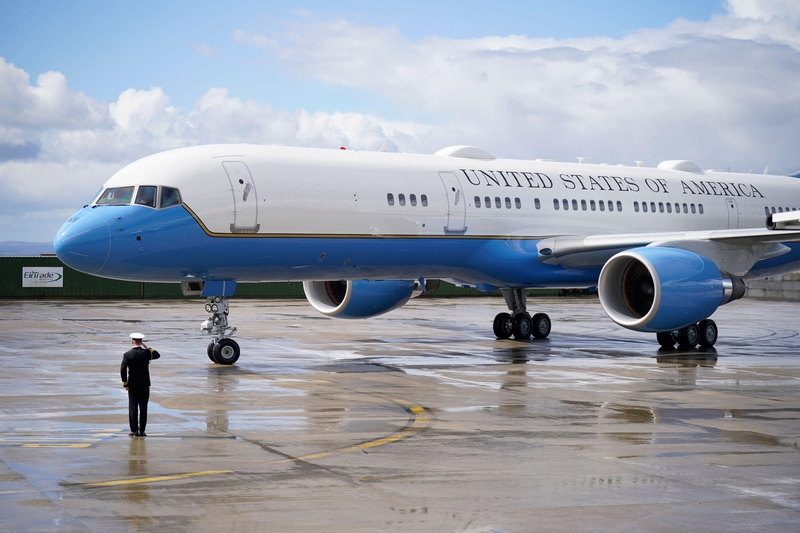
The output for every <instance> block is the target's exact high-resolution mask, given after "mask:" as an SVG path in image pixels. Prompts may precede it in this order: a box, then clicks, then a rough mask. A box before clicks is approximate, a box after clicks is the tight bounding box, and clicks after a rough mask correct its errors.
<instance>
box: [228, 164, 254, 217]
mask: <svg viewBox="0 0 800 533" xmlns="http://www.w3.org/2000/svg"><path fill="white" fill-rule="evenodd" d="M222 166H223V168H224V169H225V173H226V174H227V175H228V181H229V182H230V184H231V192H232V194H233V224H231V233H256V232H258V228H259V224H258V195H257V194H256V184H255V182H254V181H253V176H252V175H251V174H250V169H248V168H247V165H245V164H244V163H243V162H241V161H225V162H224V163H222Z"/></svg>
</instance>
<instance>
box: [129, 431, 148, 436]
mask: <svg viewBox="0 0 800 533" xmlns="http://www.w3.org/2000/svg"><path fill="white" fill-rule="evenodd" d="M128 436H129V437H146V436H147V433H145V432H144V431H132V432H130V433H128Z"/></svg>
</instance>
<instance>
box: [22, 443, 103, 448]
mask: <svg viewBox="0 0 800 533" xmlns="http://www.w3.org/2000/svg"><path fill="white" fill-rule="evenodd" d="M92 444H95V443H94V442H88V443H84V444H23V445H22V447H23V448H88V447H89V446H91V445H92Z"/></svg>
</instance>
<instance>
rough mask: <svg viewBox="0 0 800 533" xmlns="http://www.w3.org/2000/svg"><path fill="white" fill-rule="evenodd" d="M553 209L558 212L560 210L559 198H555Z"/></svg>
mask: <svg viewBox="0 0 800 533" xmlns="http://www.w3.org/2000/svg"><path fill="white" fill-rule="evenodd" d="M553 209H555V210H556V211H558V209H559V207H558V198H553Z"/></svg>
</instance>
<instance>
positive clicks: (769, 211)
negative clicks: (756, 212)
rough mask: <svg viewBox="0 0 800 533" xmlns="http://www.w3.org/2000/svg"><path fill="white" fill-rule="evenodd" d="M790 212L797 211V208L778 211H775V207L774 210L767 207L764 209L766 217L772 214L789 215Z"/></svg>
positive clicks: (785, 208) (781, 208) (784, 208)
mask: <svg viewBox="0 0 800 533" xmlns="http://www.w3.org/2000/svg"><path fill="white" fill-rule="evenodd" d="M770 209H771V210H770ZM789 211H797V208H796V207H793V208H791V209H789V208H788V207H779V208H778V210H777V211H776V210H775V208H774V207H772V208H770V207H765V208H764V214H765V215H769V214H770V213H788V212H789Z"/></svg>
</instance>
